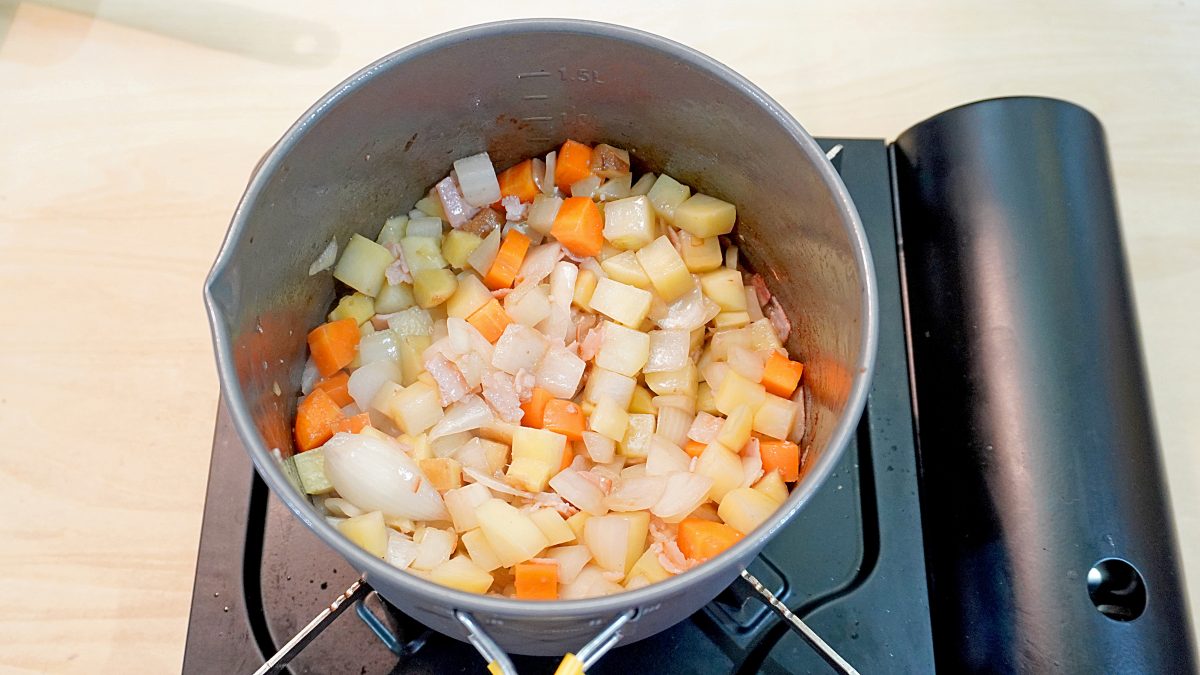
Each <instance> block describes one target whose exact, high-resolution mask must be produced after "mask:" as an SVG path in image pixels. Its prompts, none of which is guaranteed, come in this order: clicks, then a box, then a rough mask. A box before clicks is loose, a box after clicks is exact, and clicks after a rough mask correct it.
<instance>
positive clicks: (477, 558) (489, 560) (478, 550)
mask: <svg viewBox="0 0 1200 675" xmlns="http://www.w3.org/2000/svg"><path fill="white" fill-rule="evenodd" d="M459 538H460V539H462V543H463V547H464V548H466V549H467V555H470V556H471V561H472V562H474V563H475V564H476V565H478V566H479V569H481V570H483V571H484V572H491V571H492V570H494V569H496V568H497V567H500V558H499V556H497V555H496V550H495V549H493V548H492V545H491V544H489V543H488V540H487V537H485V536H484V534H483V531H482V530H479V529H474V530H470V531H467V532H463V534H462V536H461V537H459Z"/></svg>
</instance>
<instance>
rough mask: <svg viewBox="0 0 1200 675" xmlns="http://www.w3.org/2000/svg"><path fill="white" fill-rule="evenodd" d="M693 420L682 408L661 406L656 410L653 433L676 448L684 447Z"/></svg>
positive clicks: (692, 416)
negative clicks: (656, 419) (656, 418)
mask: <svg viewBox="0 0 1200 675" xmlns="http://www.w3.org/2000/svg"><path fill="white" fill-rule="evenodd" d="M693 418H694V415H692V414H691V413H689V412H688V411H686V410H684V409H682V408H677V407H675V406H670V405H668V406H662V407H660V408H659V409H658V425H657V426H656V427H655V430H654V433H655V434H656V435H658V436H661V437H663V438H664V439H666V440H667V441H670V442H671V443H672V444H674V445H676V446H682V445H685V444H686V443H687V434H688V429H690V428H691V426H692V419H693Z"/></svg>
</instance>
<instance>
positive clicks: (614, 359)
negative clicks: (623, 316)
mask: <svg viewBox="0 0 1200 675" xmlns="http://www.w3.org/2000/svg"><path fill="white" fill-rule="evenodd" d="M649 357H650V336H649V335H647V334H645V333H642V332H641V331H636V330H633V329H632V328H626V327H625V326H622V325H620V324H618V323H614V322H612V321H606V322H604V338H603V340H602V341H601V343H600V351H599V352H598V353H597V354H596V365H597V366H599V367H601V368H604V369H606V370H611V371H613V372H614V373H620V374H622V375H625V376H627V377H634V376H635V375H637V374H638V373H639V372H640V371H641V370H642V366H644V365H646V359H648V358H649Z"/></svg>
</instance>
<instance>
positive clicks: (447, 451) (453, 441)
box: [429, 431, 475, 457]
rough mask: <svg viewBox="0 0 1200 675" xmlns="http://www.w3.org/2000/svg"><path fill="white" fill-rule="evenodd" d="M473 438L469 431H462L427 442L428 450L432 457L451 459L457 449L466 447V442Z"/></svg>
mask: <svg viewBox="0 0 1200 675" xmlns="http://www.w3.org/2000/svg"><path fill="white" fill-rule="evenodd" d="M472 438H475V436H473V435H472V434H471V432H469V431H462V432H459V433H457V434H449V435H446V436H441V437H439V438H435V439H431V440H430V441H429V450H430V452H432V453H433V456H434V457H453V456H454V453H456V452H458V449H459V448H461V447H462V446H464V445H466V444H467V442H468V441H470V440H471V439H472Z"/></svg>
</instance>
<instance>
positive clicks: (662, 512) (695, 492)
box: [650, 471, 713, 523]
mask: <svg viewBox="0 0 1200 675" xmlns="http://www.w3.org/2000/svg"><path fill="white" fill-rule="evenodd" d="M712 484H713V481H712V479H711V478H709V477H708V476H701V475H699V474H695V473H689V472H686V471H680V472H677V473H673V474H671V475H669V476H667V485H666V489H664V490H663V493H662V497H660V498H659V500H658V503H657V504H655V505H654V506H652V507H650V513H653V514H654V515H656V516H658V517H659V518H662V519H663V520H665V521H667V522H668V523H678V522H679V521H681V520H683V519H684V518H686V517H687V516H688V514H690V513H691V512H693V511H695V510H696V509H697V508H699V506H700V505H701V504H703V503H704V501H705V500H706V499H708V491H709V489H711V488H712Z"/></svg>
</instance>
